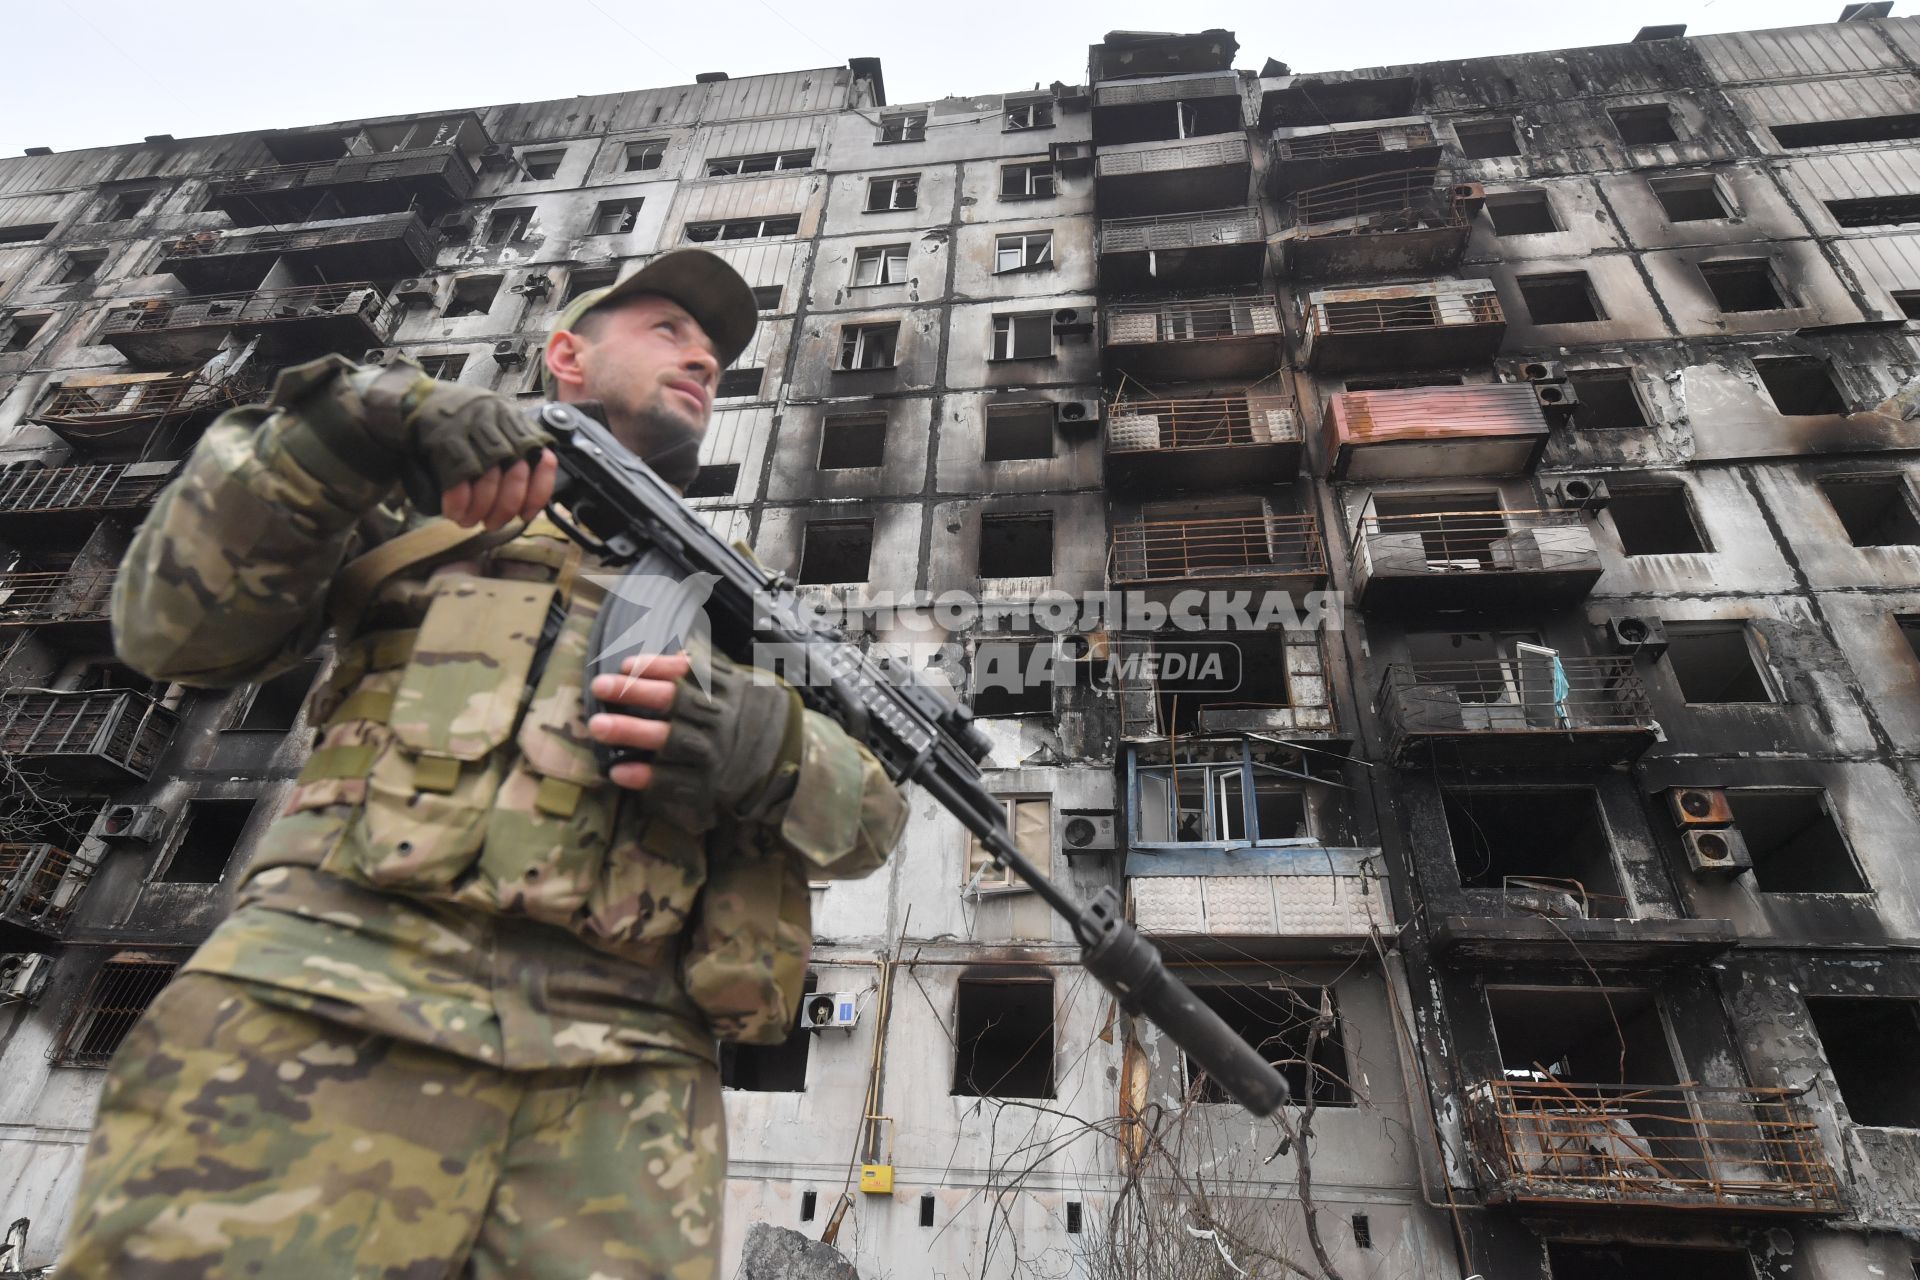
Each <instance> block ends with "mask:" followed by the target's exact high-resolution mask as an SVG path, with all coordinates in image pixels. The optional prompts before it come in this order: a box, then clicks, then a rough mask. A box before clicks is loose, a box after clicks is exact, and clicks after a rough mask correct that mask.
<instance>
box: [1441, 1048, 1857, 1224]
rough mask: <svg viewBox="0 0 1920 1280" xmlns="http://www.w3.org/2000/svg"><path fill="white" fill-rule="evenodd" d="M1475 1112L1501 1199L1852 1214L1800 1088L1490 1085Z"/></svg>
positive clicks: (1479, 1141) (1482, 1152)
mask: <svg viewBox="0 0 1920 1280" xmlns="http://www.w3.org/2000/svg"><path fill="white" fill-rule="evenodd" d="M1470 1112H1471V1115H1472V1120H1473V1129H1474V1135H1475V1146H1476V1148H1477V1151H1478V1155H1479V1158H1480V1161H1481V1163H1482V1164H1483V1166H1484V1167H1485V1169H1486V1171H1487V1173H1488V1175H1489V1178H1490V1184H1491V1185H1490V1196H1491V1198H1494V1199H1497V1200H1501V1201H1528V1202H1545V1203H1554V1204H1619V1205H1644V1206H1667V1207H1670V1208H1675V1209H1706V1210H1723V1211H1724V1210H1743V1209H1745V1210H1761V1211H1767V1212H1787V1213H1809V1214H1818V1213H1837V1212H1839V1211H1841V1210H1842V1209H1843V1208H1844V1205H1843V1204H1842V1202H1841V1199H1840V1191H1839V1188H1838V1186H1837V1185H1836V1183H1835V1181H1834V1175H1833V1167H1832V1165H1831V1164H1830V1163H1829V1162H1828V1160H1827V1155H1826V1151H1825V1150H1824V1148H1823V1147H1822V1145H1821V1142H1820V1133H1819V1129H1818V1127H1817V1126H1816V1125H1815V1123H1814V1120H1813V1117H1812V1115H1811V1114H1810V1113H1809V1111H1808V1110H1807V1108H1806V1107H1805V1106H1804V1105H1803V1104H1802V1103H1801V1102H1800V1100H1799V1093H1798V1092H1797V1091H1795V1090H1789V1089H1767V1088H1709V1087H1707V1086H1703V1085H1694V1084H1681V1085H1625V1084H1621V1085H1610V1084H1567V1083H1563V1082H1561V1081H1557V1080H1552V1079H1547V1080H1490V1081H1484V1082H1482V1083H1481V1084H1479V1085H1477V1086H1475V1088H1474V1089H1473V1090H1472V1092H1471V1103H1470Z"/></svg>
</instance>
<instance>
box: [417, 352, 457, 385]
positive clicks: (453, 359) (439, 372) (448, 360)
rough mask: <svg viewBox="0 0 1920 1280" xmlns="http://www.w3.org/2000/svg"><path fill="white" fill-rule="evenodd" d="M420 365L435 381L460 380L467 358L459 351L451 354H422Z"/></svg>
mask: <svg viewBox="0 0 1920 1280" xmlns="http://www.w3.org/2000/svg"><path fill="white" fill-rule="evenodd" d="M420 367H421V368H422V369H424V370H426V374H427V376H428V377H429V378H432V379H434V380H435V381H438V382H458V381H459V380H460V373H461V371H462V370H464V369H465V368H466V367H467V358H466V356H464V355H462V354H459V353H457V352H456V353H453V354H449V355H438V356H421V357H420Z"/></svg>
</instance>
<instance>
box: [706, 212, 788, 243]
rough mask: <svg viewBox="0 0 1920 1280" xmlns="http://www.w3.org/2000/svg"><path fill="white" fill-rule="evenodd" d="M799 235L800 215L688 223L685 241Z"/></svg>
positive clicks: (772, 237)
mask: <svg viewBox="0 0 1920 1280" xmlns="http://www.w3.org/2000/svg"><path fill="white" fill-rule="evenodd" d="M798 234H800V215H799V214H797V213H795V214H788V215H786V216H784V217H778V218H730V219H727V220H726V221H723V222H689V223H688V224H687V228H686V236H687V239H689V240H691V241H693V242H694V243H695V244H708V243H710V242H712V241H715V240H773V239H777V238H779V237H781V236H792V235H798Z"/></svg>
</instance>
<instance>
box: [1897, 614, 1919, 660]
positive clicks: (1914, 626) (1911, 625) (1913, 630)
mask: <svg viewBox="0 0 1920 1280" xmlns="http://www.w3.org/2000/svg"><path fill="white" fill-rule="evenodd" d="M1893 620H1894V621H1895V622H1896V623H1898V624H1899V625H1900V638H1901V639H1903V640H1905V641H1906V642H1907V648H1909V649H1911V650H1912V651H1913V660H1914V661H1915V662H1920V615H1913V614H1895V615H1894V619H1893Z"/></svg>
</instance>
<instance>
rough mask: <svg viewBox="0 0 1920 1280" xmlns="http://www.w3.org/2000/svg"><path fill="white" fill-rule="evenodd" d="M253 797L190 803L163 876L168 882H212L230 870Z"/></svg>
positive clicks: (251, 810)
mask: <svg viewBox="0 0 1920 1280" xmlns="http://www.w3.org/2000/svg"><path fill="white" fill-rule="evenodd" d="M253 805H254V802H253V801H252V800H195V801H193V802H192V803H190V804H189V805H187V823H186V829H185V830H184V831H182V832H181V835H180V844H179V847H178V848H176V849H175V850H174V853H173V857H171V858H169V859H168V860H167V869H166V871H165V872H164V873H163V874H162V875H161V877H160V878H161V879H162V880H164V881H166V882H167V883H169V884H213V883H215V882H216V881H218V880H219V879H220V878H221V877H222V876H223V875H225V874H226V871H227V863H228V862H230V861H231V860H232V859H233V853H234V850H235V849H237V848H239V846H240V832H241V831H242V830H243V829H244V828H245V827H246V825H247V816H248V815H249V814H251V813H252V812H253Z"/></svg>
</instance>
